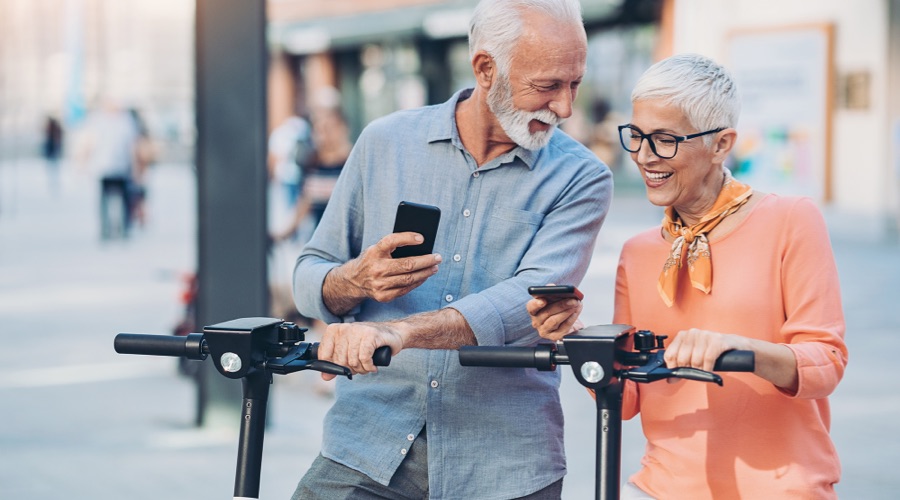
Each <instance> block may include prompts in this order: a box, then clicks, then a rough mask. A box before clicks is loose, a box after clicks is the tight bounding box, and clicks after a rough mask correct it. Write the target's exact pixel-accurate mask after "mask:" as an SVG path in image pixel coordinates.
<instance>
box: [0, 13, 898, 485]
mask: <svg viewBox="0 0 900 500" xmlns="http://www.w3.org/2000/svg"><path fill="white" fill-rule="evenodd" d="M475 3H476V0H332V1H329V2H322V1H321V0H194V1H185V0H129V1H128V2H121V1H120V0H0V341H2V346H3V347H2V349H0V498H3V499H5V498H15V499H21V500H45V499H46V500H50V499H53V500H55V499H58V498H74V499H81V498H84V499H91V500H106V499H121V498H128V499H138V500H141V499H148V500H149V499H154V500H155V499H159V498H184V499H192V500H204V499H210V500H212V499H222V498H230V497H231V494H232V488H233V481H234V469H235V459H236V449H237V421H238V420H237V419H238V418H239V415H238V409H237V408H234V409H233V414H231V413H230V411H225V412H224V413H223V412H222V411H221V410H222V407H221V406H217V405H222V404H224V403H228V402H229V399H228V395H227V394H226V392H227V391H225V390H224V387H223V386H217V385H215V384H212V387H210V391H209V393H210V394H213V396H214V397H212V398H211V399H212V400H211V401H207V403H208V404H209V406H207V407H205V409H204V411H202V412H198V410H197V387H196V385H195V383H194V381H193V380H192V379H190V378H187V377H185V376H183V375H181V374H179V373H178V370H177V363H176V361H175V360H174V359H166V358H157V357H140V356H122V355H118V354H116V353H115V352H114V350H113V337H114V336H115V335H116V334H117V333H120V332H133V333H159V334H170V333H172V331H173V330H174V329H175V327H176V325H177V324H179V322H181V321H182V320H183V319H185V317H186V310H185V304H184V302H183V299H184V293H185V291H186V290H187V289H188V287H187V285H186V283H187V281H186V280H188V279H190V277H192V276H195V273H197V275H198V276H199V278H198V280H199V281H198V285H197V286H198V294H197V297H198V300H197V305H196V308H195V309H194V310H192V311H189V314H188V315H187V318H188V319H194V320H196V321H197V322H198V323H199V325H200V326H202V325H204V324H212V323H217V322H220V321H224V320H227V319H233V318H238V317H245V316H276V317H286V316H287V315H290V314H291V312H292V307H293V306H292V304H291V303H290V297H289V294H286V292H285V290H286V287H287V286H288V283H289V280H290V275H291V269H292V262H293V259H294V256H295V255H296V253H297V252H298V250H299V248H300V245H301V244H302V242H303V240H304V238H306V237H307V236H308V235H309V233H310V231H311V229H312V228H313V226H314V225H315V223H314V222H313V221H311V219H310V218H309V217H308V216H306V217H299V218H300V219H301V220H299V221H294V222H297V224H296V225H292V224H291V223H292V219H293V218H295V216H296V215H297V214H298V213H300V210H299V209H298V207H301V206H302V205H303V203H304V202H307V201H310V199H311V198H312V197H311V196H306V195H305V194H304V192H303V190H302V187H303V182H304V176H306V175H308V174H309V170H308V169H307V167H308V165H306V164H305V162H307V161H308V160H309V154H308V153H309V151H307V150H306V148H310V147H311V146H310V145H311V144H312V142H314V141H313V139H314V138H315V139H317V140H318V141H319V143H320V144H324V143H326V142H330V143H333V144H336V145H337V146H336V148H335V149H336V150H341V148H342V146H346V142H348V141H349V142H350V143H352V141H353V140H355V138H356V137H357V136H358V134H359V132H360V131H361V130H362V128H363V127H364V126H365V125H366V124H367V123H369V122H370V121H372V120H373V119H375V118H378V117H380V116H383V115H385V114H387V113H390V112H393V111H396V110H399V109H404V108H410V107H415V106H423V105H429V104H435V103H439V102H443V101H444V100H446V99H447V98H448V97H449V96H450V95H451V94H452V93H453V92H454V91H456V90H457V89H459V88H462V87H465V86H470V85H471V81H472V72H471V67H470V65H469V61H468V47H467V42H466V24H467V21H468V18H469V15H470V13H471V11H472V8H473V6H474V5H475ZM581 4H582V7H583V13H584V20H585V28H586V31H587V33H588V40H589V48H588V72H587V74H586V75H585V77H584V81H583V83H582V85H581V87H580V91H579V94H578V98H577V99H576V102H575V106H574V112H573V116H572V118H571V119H570V120H568V121H567V123H566V124H564V127H563V128H564V129H565V130H566V132H567V133H569V134H571V135H572V136H573V137H575V138H576V139H577V140H579V141H581V142H583V143H584V144H585V145H586V146H588V147H590V148H591V149H592V151H594V153H595V154H597V156H598V157H600V158H601V159H603V160H604V161H605V162H606V163H607V164H609V165H610V167H611V168H612V170H613V171H614V173H615V181H616V193H615V199H614V203H613V207H612V210H611V212H610V215H609V217H608V220H607V223H606V224H605V226H604V228H603V230H602V231H601V234H600V237H599V239H598V242H597V246H596V249H595V252H594V257H593V261H592V264H591V267H590V270H589V272H588V276H587V277H586V278H585V281H584V283H583V284H582V285H581V287H580V288H581V289H582V290H583V291H584V292H585V296H586V299H585V312H584V316H583V318H582V319H583V321H584V323H585V324H587V325H593V324H606V323H608V322H609V321H610V319H611V316H612V300H613V298H612V297H613V295H612V294H613V276H614V272H615V266H616V262H617V258H618V253H619V250H620V248H621V245H622V243H623V242H624V241H625V240H626V239H627V238H628V237H630V236H631V235H633V234H635V233H636V232H638V231H640V230H642V229H645V228H647V227H651V226H654V225H656V224H658V223H659V221H660V218H661V216H662V215H661V211H660V209H658V208H655V207H652V206H651V205H650V204H649V203H648V202H647V201H646V199H645V198H644V193H643V188H642V186H641V184H640V178H639V175H638V174H637V173H636V171H635V170H634V168H633V166H632V164H631V162H630V159H629V158H628V156H627V155H625V154H623V153H622V152H621V148H620V146H619V144H618V139H617V137H616V130H615V126H616V125H618V124H622V123H625V122H626V121H627V120H628V116H629V114H630V111H631V110H630V92H631V88H632V85H633V83H634V81H635V79H636V78H637V76H638V75H639V74H640V73H641V72H643V71H644V70H645V69H646V68H647V67H649V66H650V65H651V64H652V63H653V62H654V61H656V60H659V59H661V58H663V57H666V56H668V55H670V54H674V53H682V52H698V53H702V54H705V55H707V56H710V57H712V58H714V59H716V60H718V61H720V62H722V63H723V64H725V66H726V67H729V68H730V69H731V70H732V71H733V73H734V75H735V78H736V80H737V81H738V84H739V86H740V88H741V90H742V93H743V96H744V109H743V111H742V118H741V122H740V123H739V126H738V131H739V137H740V138H741V142H740V143H739V144H738V146H737V147H736V149H735V154H734V156H733V157H732V158H730V159H729V162H728V165H729V167H730V168H731V169H732V171H733V172H734V173H735V176H736V177H737V178H739V179H742V180H746V181H747V182H748V183H749V184H751V185H752V186H754V188H756V189H758V190H761V191H772V192H779V193H782V194H796V195H804V196H809V197H811V198H812V199H813V200H815V201H816V203H817V204H818V205H819V207H820V208H821V209H822V211H823V213H824V214H825V216H826V220H827V222H828V225H829V229H830V231H831V237H832V245H833V247H834V252H835V255H836V258H837V263H838V269H839V271H840V276H841V285H842V296H843V301H844V311H845V315H846V319H847V343H848V346H849V349H850V363H849V366H848V369H847V372H846V374H845V378H844V380H843V381H842V383H841V384H840V385H839V387H838V389H837V391H836V392H835V394H834V395H833V396H832V398H831V404H832V436H833V438H834V441H835V443H836V445H837V447H838V452H839V455H840V457H841V461H842V464H843V479H842V481H841V483H840V484H839V485H838V492H839V494H840V496H841V498H847V499H857V498H861V499H875V500H879V499H889V498H895V497H896V491H898V490H900V477H898V475H897V474H896V472H895V470H894V469H895V468H896V464H898V463H900V443H898V440H897V436H898V435H900V419H898V418H897V416H898V415H900V380H898V379H897V378H894V377H891V376H890V375H889V373H890V369H891V368H892V361H893V359H894V356H893V349H894V347H895V344H896V338H897V335H898V332H900V314H898V312H897V311H898V303H900V285H898V283H900V236H898V235H900V93H897V92H896V91H895V90H896V89H898V88H900V0H859V1H856V2H845V1H844V0H820V1H815V2H813V1H812V0H732V1H730V2H727V3H726V2H721V1H720V0H582V1H581ZM322 110H327V111H328V113H322ZM317 113H318V116H320V117H321V116H327V119H326V120H325V121H324V122H323V121H320V118H319V117H316V116H314V115H317ZM322 123H326V124H327V125H326V126H324V127H323V126H322ZM317 124H318V125H317ZM317 126H318V127H320V128H324V129H326V130H328V131H330V132H334V133H335V134H334V135H335V136H336V137H333V138H330V139H325V138H324V136H323V135H321V134H319V135H315V129H316V127H317ZM610 131H612V132H610ZM314 135H315V137H314ZM323 149H324V148H323ZM123 152H124V153H123ZM303 153H307V154H303ZM317 153H321V151H317ZM122 154H127V155H128V156H129V157H130V159H129V162H132V163H133V164H132V165H125V166H124V167H125V168H124V169H122V168H119V169H118V170H116V169H115V168H111V167H122V165H118V166H117V165H112V164H111V163H110V161H109V159H110V158H112V157H115V156H117V155H119V156H121V155H122ZM120 163H121V162H120ZM310 178H311V177H310ZM325 198H326V199H327V193H326V194H325ZM101 203H103V206H104V207H105V208H104V210H103V211H101ZM101 213H102V214H103V215H102V216H101ZM267 233H268V234H267ZM269 237H272V238H275V239H277V240H278V243H277V244H276V245H275V246H274V250H273V251H272V252H271V253H267V251H266V248H267V240H268V238H269ZM748 251H752V249H748ZM273 291H274V292H273ZM270 292H273V293H272V294H271V295H270ZM242 311H251V312H250V313H245V312H242ZM208 318H214V320H208ZM562 370H563V371H564V374H563V388H562V392H563V395H562V399H563V404H564V410H565V414H566V448H567V453H568V458H569V464H568V465H569V474H568V476H567V478H566V480H565V488H564V498H565V499H566V500H581V499H586V498H592V497H593V488H594V475H593V474H594V462H595V450H594V442H595V417H596V412H595V409H594V405H593V402H592V400H591V399H590V398H589V397H588V396H587V395H586V394H585V391H584V390H583V388H582V387H581V386H580V385H578V384H577V382H575V379H574V377H573V376H572V374H571V373H570V371H569V368H568V367H562ZM215 377H218V375H215ZM317 379H318V375H317V374H315V373H308V372H301V373H297V374H293V375H290V376H286V377H281V376H279V377H276V380H275V385H274V388H273V393H272V395H271V399H270V405H269V426H268V428H267V434H266V442H265V451H264V457H263V468H262V486H261V498H263V499H267V500H268V499H286V498H289V497H290V494H291V493H292V492H293V489H294V486H295V484H296V482H297V480H298V479H299V478H300V477H301V475H302V474H303V473H304V472H305V470H306V468H307V467H308V465H309V464H310V463H311V461H312V460H313V458H314V457H315V455H316V454H317V453H318V450H319V448H320V439H321V427H322V421H323V418H324V415H325V413H326V412H327V410H328V408H329V406H330V404H331V398H330V396H328V393H327V390H324V389H323V386H322V384H320V383H319V382H318V380H317ZM216 380H218V379H216ZM232 388H233V387H232ZM233 395H234V394H231V396H233ZM227 410H231V409H230V408H228V409H227ZM198 416H204V417H205V422H204V425H202V426H197V425H195V424H196V420H197V418H198ZM533 424H534V426H535V432H540V428H541V427H540V425H541V423H540V422H534V423H533ZM770 424H772V423H771V422H760V423H759V425H760V426H765V425H770ZM643 444H644V443H643V438H642V434H641V432H640V424H639V422H638V421H632V422H626V423H625V426H624V436H623V454H622V461H623V477H624V476H627V475H629V474H630V473H632V472H634V471H635V470H636V469H637V468H638V461H639V459H640V457H641V455H642V451H643ZM500 467H501V468H500V469H498V473H502V464H500Z"/></svg>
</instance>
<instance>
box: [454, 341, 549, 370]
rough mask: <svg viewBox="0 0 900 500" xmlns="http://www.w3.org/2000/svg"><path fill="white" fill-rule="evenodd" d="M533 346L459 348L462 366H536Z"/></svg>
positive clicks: (469, 346)
mask: <svg viewBox="0 0 900 500" xmlns="http://www.w3.org/2000/svg"><path fill="white" fill-rule="evenodd" d="M536 352H537V349H536V348H534V347H508V346H475V345H467V346H462V347H460V348H459V364H461V365H462V366H496V367H503V368H537V366H538V362H537V358H536V357H535V353H536Z"/></svg>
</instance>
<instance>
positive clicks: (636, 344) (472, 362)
mask: <svg viewBox="0 0 900 500" xmlns="http://www.w3.org/2000/svg"><path fill="white" fill-rule="evenodd" d="M666 338H667V337H666V336H665V335H656V334H654V333H652V332H650V331H647V330H640V331H635V329H634V327H632V326H630V325H598V326H590V327H587V328H584V329H582V330H579V331H578V332H576V333H575V334H572V335H568V336H566V337H564V338H563V339H562V340H561V341H558V342H555V343H549V344H548V343H542V344H538V345H536V346H533V347H516V346H513V347H506V346H502V347H494V346H465V347H461V348H460V349H459V362H460V364H461V365H463V366H492V367H507V368H537V369H538V370H541V371H553V370H556V366H557V365H571V366H572V371H573V372H574V373H575V378H576V379H577V380H578V382H579V383H580V384H581V385H583V386H585V387H587V388H589V389H592V390H593V391H594V393H595V395H596V402H597V445H596V453H597V459H596V465H595V474H596V475H595V477H596V480H595V498H596V499H597V500H618V499H619V481H620V476H621V455H622V387H623V384H624V381H625V380H632V381H634V382H638V383H649V382H655V381H658V380H664V379H669V378H682V379H688V380H698V381H701V382H712V383H715V384H718V385H722V377H720V376H719V375H716V374H715V373H710V372H707V371H703V370H698V369H696V368H688V367H680V368H668V367H666V363H665V360H664V359H663V355H664V354H665V350H664V347H665V346H664V343H665V339H666ZM754 367H755V356H754V353H753V352H752V351H728V352H726V353H724V354H722V355H721V356H720V357H719V359H718V360H716V363H715V367H714V368H713V370H714V371H731V372H752V371H753V370H754Z"/></svg>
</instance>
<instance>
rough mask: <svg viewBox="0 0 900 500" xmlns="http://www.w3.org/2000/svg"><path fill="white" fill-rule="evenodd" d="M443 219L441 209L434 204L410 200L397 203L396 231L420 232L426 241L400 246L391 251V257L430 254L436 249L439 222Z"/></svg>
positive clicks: (398, 257)
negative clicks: (423, 203) (435, 241)
mask: <svg viewBox="0 0 900 500" xmlns="http://www.w3.org/2000/svg"><path fill="white" fill-rule="evenodd" d="M440 220H441V209H440V208H438V207H435V206H432V205H422V204H420V203H412V202H409V201H401V202H400V204H399V205H397V218H396V219H394V232H395V233H403V232H406V231H412V232H414V233H419V234H421V235H422V237H423V238H425V241H424V242H422V243H421V244H419V245H409V246H405V247H398V248H397V249H396V250H394V251H393V252H391V257H393V258H395V259H400V258H403V257H413V256H417V255H428V254H430V253H431V252H432V251H433V250H434V239H435V237H436V236H437V229H438V223H439V222H440Z"/></svg>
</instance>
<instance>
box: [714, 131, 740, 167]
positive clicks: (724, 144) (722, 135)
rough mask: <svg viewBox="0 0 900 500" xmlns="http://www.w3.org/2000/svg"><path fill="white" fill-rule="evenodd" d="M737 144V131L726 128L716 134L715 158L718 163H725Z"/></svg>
mask: <svg viewBox="0 0 900 500" xmlns="http://www.w3.org/2000/svg"><path fill="white" fill-rule="evenodd" d="M736 142H737V130H735V129H733V128H730V127H729V128H726V129H724V130H722V131H720V132H717V133H716V138H715V142H714V143H713V157H714V158H715V161H716V163H723V162H724V161H725V159H726V158H727V157H728V154H729V153H731V150H732V149H733V148H734V145H735V143H736Z"/></svg>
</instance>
